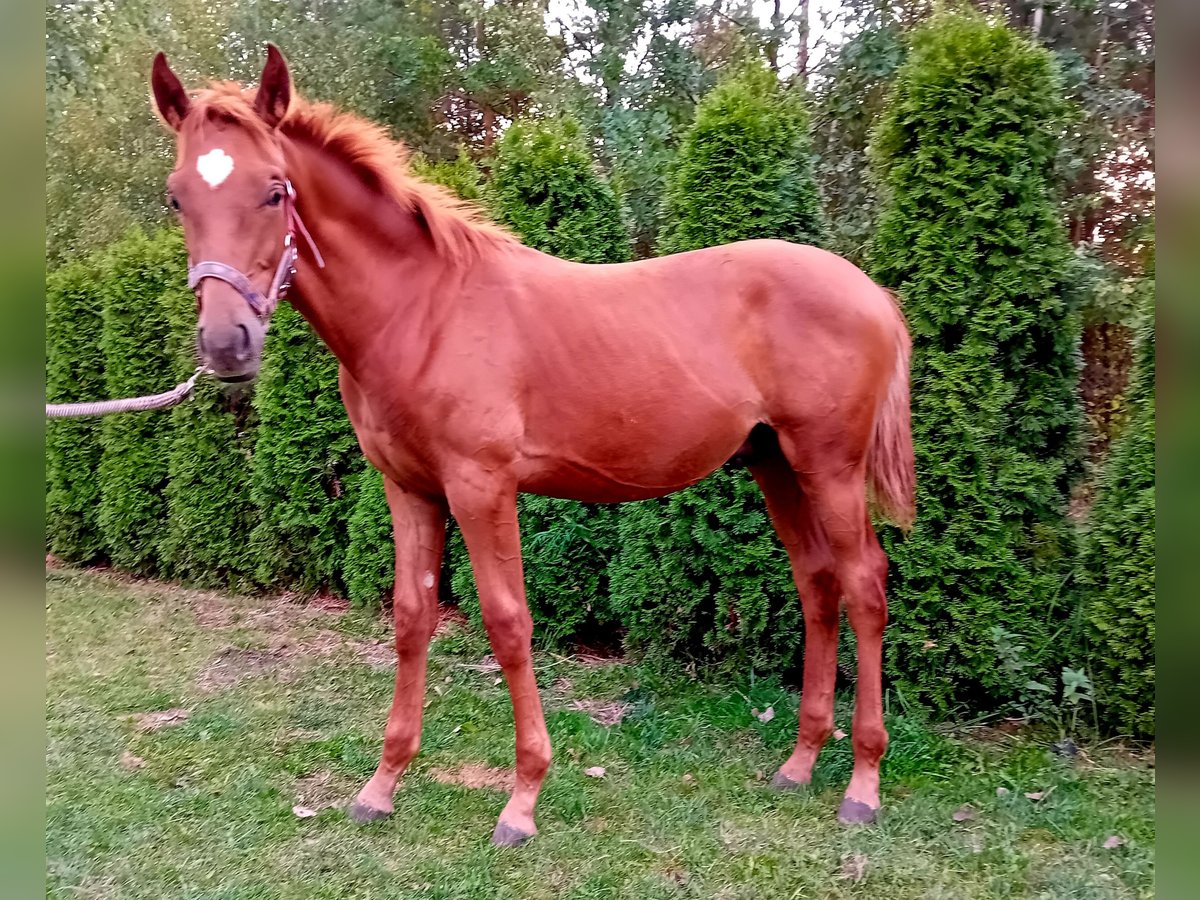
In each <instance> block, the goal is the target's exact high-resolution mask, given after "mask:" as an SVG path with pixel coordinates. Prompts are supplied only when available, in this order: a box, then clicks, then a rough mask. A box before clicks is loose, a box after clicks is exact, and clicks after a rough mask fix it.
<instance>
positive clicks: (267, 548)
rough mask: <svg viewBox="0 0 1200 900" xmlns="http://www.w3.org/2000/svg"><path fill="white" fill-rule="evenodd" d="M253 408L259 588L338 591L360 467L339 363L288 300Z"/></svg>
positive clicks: (271, 338)
mask: <svg viewBox="0 0 1200 900" xmlns="http://www.w3.org/2000/svg"><path fill="white" fill-rule="evenodd" d="M254 408H255V410H256V411H257V413H258V432H257V438H256V440H255V442H254V460H253V469H252V472H251V491H250V493H251V497H252V498H253V501H254V505H255V506H256V507H257V508H258V511H259V520H258V523H257V525H256V526H255V528H254V532H253V535H252V538H251V542H252V544H253V552H254V556H255V576H256V578H257V579H258V581H259V582H260V583H262V584H263V585H290V586H294V587H297V588H299V589H301V590H317V589H321V588H330V589H336V590H340V589H342V587H343V581H342V572H343V557H344V555H345V552H346V547H347V545H348V543H349V540H348V533H347V529H348V524H349V519H350V515H351V512H352V511H353V508H354V507H353V491H352V490H351V487H352V486H353V485H355V484H357V479H358V475H359V473H360V472H361V471H362V468H363V466H364V465H365V462H364V460H363V457H362V453H361V451H360V450H359V447H358V441H357V439H356V438H355V436H354V431H353V429H352V428H351V427H350V420H349V419H348V418H347V416H346V409H345V407H344V406H343V405H342V395H341V392H340V391H339V389H338V362H337V359H336V357H334V355H333V354H332V353H331V352H330V351H329V349H328V348H327V347H326V346H325V345H324V344H323V343H321V341H320V339H319V338H318V337H317V336H316V334H315V333H314V332H313V330H312V328H311V327H310V326H309V325H308V323H307V322H306V321H305V320H304V318H303V317H302V316H301V315H300V314H299V313H298V312H296V310H295V309H294V308H293V307H292V306H291V305H290V304H287V303H284V304H281V305H280V307H279V309H277V310H276V311H275V315H274V316H273V317H272V320H271V330H270V331H269V332H267V340H266V346H265V347H264V349H263V364H262V369H261V371H260V373H259V377H258V380H257V382H256V384H255V393H254Z"/></svg>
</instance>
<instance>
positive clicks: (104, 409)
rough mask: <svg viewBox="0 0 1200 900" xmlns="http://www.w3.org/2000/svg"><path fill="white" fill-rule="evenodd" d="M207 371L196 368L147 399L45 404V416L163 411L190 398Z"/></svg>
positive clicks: (67, 416) (206, 368)
mask: <svg viewBox="0 0 1200 900" xmlns="http://www.w3.org/2000/svg"><path fill="white" fill-rule="evenodd" d="M207 371H208V367H207V366H197V367H196V371H195V372H193V373H192V377H191V378H189V379H188V380H187V381H183V382H180V383H179V384H177V385H175V387H173V388H171V390H169V391H164V392H163V393H161V394H153V395H151V396H149V397H125V398H123V399H121V400H98V401H96V402H95V403H47V404H46V416H47V417H48V418H51V419H72V418H80V417H83V416H107V415H109V414H110V413H123V412H142V411H143V410H148V409H165V408H166V407H168V406H175V405H177V404H179V403H182V402H183V401H184V400H186V399H187V398H188V397H190V396H191V394H192V390H193V388H195V387H196V379H197V378H199V377H200V376H201V375H203V374H204V373H205V372H207Z"/></svg>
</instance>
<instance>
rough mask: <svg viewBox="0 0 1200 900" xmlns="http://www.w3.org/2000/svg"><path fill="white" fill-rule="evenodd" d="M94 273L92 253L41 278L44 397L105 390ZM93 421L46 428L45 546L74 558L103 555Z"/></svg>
mask: <svg viewBox="0 0 1200 900" xmlns="http://www.w3.org/2000/svg"><path fill="white" fill-rule="evenodd" d="M100 278H101V272H100V270H99V268H98V266H97V265H96V260H94V259H89V260H87V261H83V262H73V263H69V264H67V265H65V266H63V267H62V268H60V269H57V270H56V271H54V272H51V273H50V275H49V276H48V277H47V279H46V399H47V400H48V401H49V402H51V403H73V402H76V401H83V400H101V399H103V398H104V397H106V396H107V385H106V384H105V381H104V353H103V351H102V350H101V348H100V343H99V341H98V340H97V337H98V336H99V335H100V334H101V331H102V329H103V297H102V295H101V291H100ZM100 453H101V445H100V421H99V420H97V419H52V420H50V422H49V424H48V425H47V427H46V549H47V550H49V551H50V552H51V553H53V554H55V555H56V556H58V557H59V558H61V559H63V560H65V561H67V562H73V563H89V562H94V561H96V560H98V559H100V558H102V557H103V556H104V552H105V541H104V535H103V533H102V531H101V529H100V522H99V516H100V482H99V479H98V478H97V473H98V469H99V467H100Z"/></svg>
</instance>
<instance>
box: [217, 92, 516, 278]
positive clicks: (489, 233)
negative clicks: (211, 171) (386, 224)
mask: <svg viewBox="0 0 1200 900" xmlns="http://www.w3.org/2000/svg"><path fill="white" fill-rule="evenodd" d="M194 102H195V104H196V107H197V110H196V111H201V110H203V112H204V114H205V116H206V117H207V118H213V117H216V118H223V119H225V120H227V121H232V122H234V123H236V124H238V125H240V126H242V127H244V128H247V129H249V130H250V131H251V133H252V134H254V135H255V136H256V138H258V139H260V140H269V139H270V136H271V131H270V129H269V128H268V126H267V125H266V123H265V122H263V120H262V119H261V118H260V117H259V116H258V114H257V113H255V111H254V89H253V88H244V87H242V85H240V84H238V83H237V82H231V81H220V82H213V83H212V84H210V85H209V86H208V88H207V89H205V90H203V91H201V92H200V93H199V94H198V95H197V96H196V98H195V101H194ZM279 127H280V130H281V131H282V132H283V133H284V134H285V135H286V136H288V137H292V138H299V139H301V140H305V141H308V142H309V143H312V144H315V145H316V146H318V147H320V148H322V149H323V150H325V151H327V152H329V153H330V154H331V155H333V156H335V157H337V158H338V159H340V160H341V161H342V162H344V163H345V164H346V165H348V166H349V167H350V168H351V169H352V170H353V171H354V172H355V174H357V175H358V177H359V178H361V179H362V180H363V181H364V182H365V183H366V184H367V185H369V186H370V187H372V188H373V189H375V190H377V191H378V192H379V193H380V194H382V195H383V196H385V197H388V198H390V199H391V200H394V201H395V202H396V203H398V204H399V205H400V206H401V207H402V208H403V209H405V210H409V211H411V212H413V213H415V214H416V215H417V216H419V217H420V218H421V219H422V220H423V221H424V223H425V225H426V227H427V228H428V229H429V233H430V235H431V236H432V238H433V243H434V246H435V247H436V249H437V251H438V252H439V253H440V254H441V255H442V256H444V257H446V258H448V259H450V260H451V261H454V262H463V261H465V260H467V259H469V258H470V257H473V256H475V255H477V254H478V253H479V252H481V251H482V250H484V249H486V248H487V247H489V246H494V245H496V244H507V243H514V242H516V238H515V237H514V236H513V235H512V234H511V233H510V232H508V231H506V230H505V229H504V228H502V227H500V226H499V225H496V224H495V223H494V222H491V221H490V220H489V219H488V218H487V216H486V215H485V214H484V212H483V210H482V209H480V207H479V206H478V205H476V204H474V203H471V202H470V201H466V200H460V199H459V198H457V197H455V196H454V195H453V194H452V193H451V192H450V191H449V190H447V189H446V188H443V187H442V186H441V185H437V184H432V183H430V182H428V181H423V180H421V179H420V178H418V177H416V176H415V175H413V174H412V171H411V169H410V168H409V163H408V159H409V149H408V147H406V146H405V145H404V144H403V143H402V142H400V141H397V140H393V139H392V138H391V137H390V136H389V135H388V133H387V131H386V129H384V128H383V126H381V125H377V124H375V123H374V122H368V121H367V120H366V119H363V118H361V117H359V116H357V115H354V114H353V113H348V112H344V111H342V110H339V109H338V108H337V107H335V106H334V105H333V104H331V103H318V102H310V101H308V100H305V99H304V98H302V97H299V96H293V98H292V102H291V106H290V107H289V109H288V114H287V116H286V117H285V118H284V120H283V122H282V123H281V124H280V126H279Z"/></svg>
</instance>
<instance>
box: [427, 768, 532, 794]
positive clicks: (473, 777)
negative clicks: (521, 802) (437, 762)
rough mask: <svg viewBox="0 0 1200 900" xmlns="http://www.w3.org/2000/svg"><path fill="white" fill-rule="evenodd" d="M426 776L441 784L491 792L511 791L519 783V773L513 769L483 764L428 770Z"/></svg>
mask: <svg viewBox="0 0 1200 900" xmlns="http://www.w3.org/2000/svg"><path fill="white" fill-rule="evenodd" d="M426 774H427V775H428V776H429V777H430V778H432V779H433V780H434V781H437V782H440V783H441V784H457V785H459V786H460V787H466V788H471V789H479V788H484V789H486V790H490V791H511V790H512V789H513V786H514V785H515V784H516V782H517V773H516V772H514V771H513V770H512V769H498V768H495V767H493V766H485V765H483V764H482V763H464V764H463V765H461V766H455V767H453V768H441V767H438V768H433V769H430V770H428V772H426Z"/></svg>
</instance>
